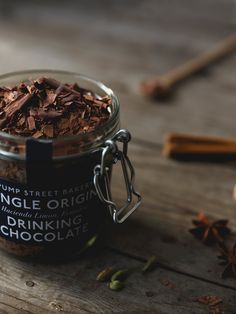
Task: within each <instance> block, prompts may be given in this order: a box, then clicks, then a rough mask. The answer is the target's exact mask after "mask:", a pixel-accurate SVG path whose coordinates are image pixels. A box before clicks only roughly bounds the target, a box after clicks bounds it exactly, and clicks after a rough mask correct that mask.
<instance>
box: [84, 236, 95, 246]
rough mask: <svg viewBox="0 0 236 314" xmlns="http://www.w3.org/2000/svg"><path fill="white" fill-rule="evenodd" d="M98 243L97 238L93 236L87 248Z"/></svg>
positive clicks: (87, 243)
mask: <svg viewBox="0 0 236 314" xmlns="http://www.w3.org/2000/svg"><path fill="white" fill-rule="evenodd" d="M96 241H97V236H96V235H95V236H93V237H92V238H91V239H89V240H88V241H87V242H86V247H91V246H93V245H94V244H95V242H96Z"/></svg>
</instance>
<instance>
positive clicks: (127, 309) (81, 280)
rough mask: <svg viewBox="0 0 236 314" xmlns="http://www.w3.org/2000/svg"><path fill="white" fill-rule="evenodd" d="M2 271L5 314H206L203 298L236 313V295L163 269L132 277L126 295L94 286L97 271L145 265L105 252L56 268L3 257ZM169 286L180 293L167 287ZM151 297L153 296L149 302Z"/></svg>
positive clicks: (0, 302)
mask: <svg viewBox="0 0 236 314" xmlns="http://www.w3.org/2000/svg"><path fill="white" fill-rule="evenodd" d="M0 265H1V272H0V280H1V290H2V291H4V292H3V295H2V297H0V311H2V312H3V313H4V311H5V313H14V311H15V313H18V312H19V313H20V310H24V311H25V313H27V311H28V312H29V313H42V312H43V313H47V312H48V311H50V312H56V311H58V310H57V309H56V306H57V307H58V309H59V311H61V312H62V313H160V314H162V313H163V314H165V313H173V312H175V313H183V312H184V313H197V314H198V313H206V311H207V306H205V305H201V304H198V303H196V302H193V298H194V297H198V296H201V295H216V296H219V297H221V298H222V299H223V303H222V305H221V306H220V307H221V309H222V310H224V311H225V313H234V309H235V306H236V291H233V290H231V289H226V288H222V287H218V286H217V285H214V284H209V283H206V282H202V281H201V280H197V279H193V278H190V277H188V276H183V275H180V274H177V273H175V272H171V271H168V270H164V269H162V268H157V269H156V270H155V271H154V272H152V273H150V274H147V275H145V276H144V275H142V274H140V273H134V274H132V275H131V276H130V278H128V280H127V285H126V288H125V289H124V290H122V291H121V292H119V293H118V292H113V291H111V290H109V289H108V287H107V285H106V283H104V284H102V283H98V282H96V281H95V278H96V275H97V273H98V272H99V271H101V270H102V269H103V268H104V267H107V266H110V265H112V266H115V267H118V268H119V267H121V268H124V267H135V268H137V267H138V268H141V267H142V265H143V263H141V262H139V261H135V260H133V259H130V258H127V257H124V256H120V255H117V254H115V253H114V252H108V251H102V252H101V253H100V254H99V255H98V256H96V257H95V256H93V257H91V256H90V257H87V258H83V259H81V260H77V261H74V262H69V263H65V264H58V265H42V264H41V265H40V264H37V265H36V264H32V263H24V262H21V261H19V260H16V259H14V258H12V257H9V256H7V255H5V254H4V253H1V261H0ZM165 280H168V281H169V282H171V283H172V284H174V285H175V286H176V287H175V288H173V289H170V288H168V287H166V286H165V284H164V281H165ZM26 281H32V282H33V283H34V286H33V287H28V286H27V285H26ZM147 291H149V292H150V291H151V292H152V293H153V296H152V297H148V296H147V295H146V293H147ZM10 296H11V297H10ZM4 300H5V302H4ZM51 302H53V304H54V305H53V304H52V303H51ZM5 304H6V305H5ZM26 304H27V305H26ZM11 309H13V310H12V311H11ZM14 309H16V310H14ZM17 310H18V312H17Z"/></svg>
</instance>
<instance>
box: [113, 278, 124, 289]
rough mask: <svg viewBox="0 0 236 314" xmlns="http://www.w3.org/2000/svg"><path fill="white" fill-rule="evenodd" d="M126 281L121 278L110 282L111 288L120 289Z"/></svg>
mask: <svg viewBox="0 0 236 314" xmlns="http://www.w3.org/2000/svg"><path fill="white" fill-rule="evenodd" d="M124 286H125V285H124V283H123V282H121V281H119V280H113V281H111V282H110V284H109V288H110V289H111V290H114V291H120V290H122V289H123V288H124Z"/></svg>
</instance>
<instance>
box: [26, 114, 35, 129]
mask: <svg viewBox="0 0 236 314" xmlns="http://www.w3.org/2000/svg"><path fill="white" fill-rule="evenodd" d="M27 122H28V127H29V130H30V131H32V130H35V128H36V126H35V120H34V117H32V116H29V117H28V118H27Z"/></svg>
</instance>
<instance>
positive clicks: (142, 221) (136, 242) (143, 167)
mask: <svg viewBox="0 0 236 314" xmlns="http://www.w3.org/2000/svg"><path fill="white" fill-rule="evenodd" d="M130 155H131V157H132V160H134V164H135V167H136V170H137V181H138V182H137V183H138V190H139V191H140V192H141V193H142V195H143V196H144V200H143V206H142V207H141V208H140V210H138V211H137V213H135V214H134V215H133V216H132V217H131V218H130V219H129V221H127V223H125V224H124V225H121V226H112V232H111V233H112V235H113V237H114V239H113V244H112V247H114V248H116V249H119V250H121V251H122V252H127V253H129V254H133V255H134V256H139V257H142V258H145V257H147V256H149V255H151V254H156V255H157V256H158V257H159V259H160V261H161V263H163V264H164V265H165V266H167V267H171V268H173V269H175V270H176V271H180V272H183V273H187V274H189V275H193V276H197V277H199V278H202V279H207V280H210V281H213V282H216V283H219V284H222V285H227V286H230V287H232V288H235V279H227V280H222V279H221V278H220V274H221V271H222V266H219V265H218V259H217V254H218V250H217V248H216V247H206V246H204V245H203V244H202V243H200V242H199V241H198V240H196V239H195V238H193V236H192V235H191V234H190V233H189V232H188V229H189V228H191V226H192V224H191V220H192V219H193V218H195V216H196V214H197V213H198V212H199V211H200V210H204V211H205V212H206V213H207V214H209V216H210V217H212V218H213V219H220V218H226V219H229V221H230V223H229V226H230V227H231V228H232V230H233V231H234V233H233V234H232V236H231V238H230V241H229V242H230V243H231V242H235V240H236V235H235V231H236V217H235V215H234V212H235V206H236V205H235V202H234V201H233V199H232V190H233V186H234V184H235V169H234V168H230V167H229V168H226V167H223V166H219V165H217V164H210V163H209V164H205V163H199V164H197V163H195V164H191V163H178V162H176V161H172V160H168V159H165V158H164V157H161V156H160V151H159V150H157V149H156V150H154V149H153V148H147V147H145V146H144V145H131V147H130ZM114 170H115V169H114ZM117 176H118V174H116V173H115V171H114V173H113V182H114V191H113V194H114V196H116V197H117V198H118V199H119V200H120V201H121V200H122V196H121V195H122V191H123V190H122V188H123V187H122V185H121V182H120V181H119V182H118V179H117ZM123 197H124V196H123ZM114 230H116V231H114Z"/></svg>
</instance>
